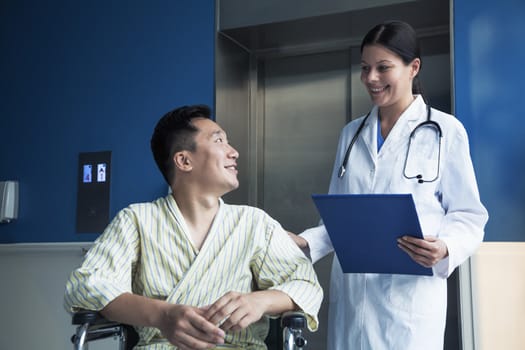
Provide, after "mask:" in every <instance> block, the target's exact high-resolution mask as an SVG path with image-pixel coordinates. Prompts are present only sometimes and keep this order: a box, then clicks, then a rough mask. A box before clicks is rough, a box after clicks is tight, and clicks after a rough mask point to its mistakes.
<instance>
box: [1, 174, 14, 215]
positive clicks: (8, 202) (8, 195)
mask: <svg viewBox="0 0 525 350" xmlns="http://www.w3.org/2000/svg"><path fill="white" fill-rule="evenodd" d="M17 218H18V181H1V182H0V223H7V222H11V221H13V220H15V219H17Z"/></svg>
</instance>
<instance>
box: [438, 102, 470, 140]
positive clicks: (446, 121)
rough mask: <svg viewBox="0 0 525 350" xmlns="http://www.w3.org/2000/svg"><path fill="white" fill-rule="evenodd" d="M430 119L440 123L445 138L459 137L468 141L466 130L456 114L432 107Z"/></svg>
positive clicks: (453, 138)
mask: <svg viewBox="0 0 525 350" xmlns="http://www.w3.org/2000/svg"><path fill="white" fill-rule="evenodd" d="M432 120H433V121H435V122H437V123H438V124H439V125H440V127H441V130H442V132H443V138H444V139H445V140H448V141H452V140H455V139H461V140H464V141H467V142H468V133H467V130H466V128H465V126H464V125H463V123H462V122H461V119H460V118H458V117H457V116H455V115H452V114H449V113H446V112H443V111H440V110H438V109H434V108H432Z"/></svg>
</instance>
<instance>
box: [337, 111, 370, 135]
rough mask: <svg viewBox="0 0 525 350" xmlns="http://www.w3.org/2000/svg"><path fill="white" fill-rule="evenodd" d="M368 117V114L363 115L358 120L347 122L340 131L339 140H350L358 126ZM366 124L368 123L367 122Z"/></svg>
mask: <svg viewBox="0 0 525 350" xmlns="http://www.w3.org/2000/svg"><path fill="white" fill-rule="evenodd" d="M367 116H368V114H364V115H362V116H360V117H358V118H355V119H352V120H351V121H349V122H348V123H347V124H346V125H345V126H344V127H343V129H342V130H341V134H340V135H339V139H340V140H343V141H344V139H345V138H352V137H353V136H354V134H355V133H356V132H357V129H359V126H360V125H361V123H363V120H364V119H365V118H366V117H367ZM367 123H368V122H367Z"/></svg>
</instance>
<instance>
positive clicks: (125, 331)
mask: <svg viewBox="0 0 525 350" xmlns="http://www.w3.org/2000/svg"><path fill="white" fill-rule="evenodd" d="M279 320H280V322H279ZM72 324H73V325H76V326H77V328H76V332H75V334H74V335H73V336H72V337H71V342H72V343H73V344H74V349H75V350H88V343H89V342H90V341H94V340H99V339H105V338H110V337H114V338H116V339H117V340H118V344H119V350H132V349H133V347H134V346H135V345H136V344H137V342H138V334H137V333H136V332H135V330H134V329H133V327H132V326H129V325H125V324H121V323H117V322H112V321H109V320H107V319H105V318H104V317H103V316H102V315H101V314H100V313H99V312H97V311H89V310H82V311H78V312H76V313H74V314H73V318H72ZM305 328H306V317H305V316H304V314H303V313H302V312H299V311H290V312H286V313H284V314H283V315H281V317H280V319H276V320H270V332H269V334H268V336H267V338H266V341H265V342H266V345H267V346H268V350H281V349H283V350H302V349H304V348H305V346H306V343H307V341H306V339H305V338H304V335H303V330H304V329H305ZM281 330H282V331H281Z"/></svg>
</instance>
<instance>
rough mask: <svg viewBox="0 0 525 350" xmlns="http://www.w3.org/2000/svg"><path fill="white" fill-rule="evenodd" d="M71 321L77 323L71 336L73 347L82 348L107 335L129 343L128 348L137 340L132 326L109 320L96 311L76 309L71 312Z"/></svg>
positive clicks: (123, 342) (126, 343)
mask: <svg viewBox="0 0 525 350" xmlns="http://www.w3.org/2000/svg"><path fill="white" fill-rule="evenodd" d="M71 323H72V324H74V325H77V330H76V332H75V334H74V335H73V336H72V337H71V342H72V343H73V344H75V349H84V345H85V344H86V343H88V342H90V341H93V340H98V339H104V338H109V337H117V338H119V339H120V342H121V343H122V344H125V345H126V346H128V344H129V346H130V347H129V348H131V346H132V345H134V344H136V343H137V341H138V335H137V334H136V332H135V331H134V330H133V327H131V326H129V325H125V324H122V323H119V322H114V321H110V320H108V319H106V318H105V317H104V316H102V314H100V313H99V312H98V311H91V310H80V311H77V312H75V313H74V314H73V318H72V322H71ZM126 349H127V347H126Z"/></svg>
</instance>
